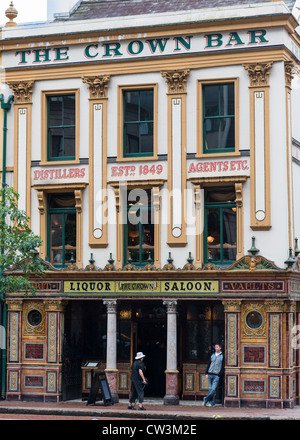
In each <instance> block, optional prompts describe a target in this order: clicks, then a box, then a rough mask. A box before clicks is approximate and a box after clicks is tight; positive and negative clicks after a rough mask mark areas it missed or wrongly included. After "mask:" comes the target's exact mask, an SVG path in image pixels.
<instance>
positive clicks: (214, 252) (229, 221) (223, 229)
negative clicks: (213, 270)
mask: <svg viewBox="0 0 300 440" xmlns="http://www.w3.org/2000/svg"><path fill="white" fill-rule="evenodd" d="M204 211H205V214H204V215H205V218H204V231H205V234H204V247H205V252H204V255H205V261H206V262H207V261H212V262H213V263H219V264H222V263H225V264H226V263H231V262H233V261H235V260H236V236H237V234H236V232H237V231H236V203H235V191H234V189H232V188H227V189H223V190H219V191H218V190H215V189H213V190H206V192H205V207H204Z"/></svg>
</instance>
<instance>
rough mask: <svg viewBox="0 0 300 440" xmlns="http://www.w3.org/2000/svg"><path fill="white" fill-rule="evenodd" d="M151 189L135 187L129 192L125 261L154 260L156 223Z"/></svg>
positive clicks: (141, 261)
mask: <svg viewBox="0 0 300 440" xmlns="http://www.w3.org/2000/svg"><path fill="white" fill-rule="evenodd" d="M152 213H153V210H152V203H151V190H143V189H135V190H131V191H128V193H127V224H126V225H125V234H124V239H125V246H124V248H125V257H124V260H125V263H127V262H132V264H138V265H143V264H147V262H148V261H150V260H151V261H152V262H153V260H154V223H153V220H152Z"/></svg>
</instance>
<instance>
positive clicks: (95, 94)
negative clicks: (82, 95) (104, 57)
mask: <svg viewBox="0 0 300 440" xmlns="http://www.w3.org/2000/svg"><path fill="white" fill-rule="evenodd" d="M82 81H83V83H85V84H88V86H89V90H90V99H106V98H107V91H108V83H109V81H110V75H105V74H103V75H98V76H83V77H82Z"/></svg>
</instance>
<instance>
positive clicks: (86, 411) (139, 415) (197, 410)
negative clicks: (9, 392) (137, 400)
mask: <svg viewBox="0 0 300 440" xmlns="http://www.w3.org/2000/svg"><path fill="white" fill-rule="evenodd" d="M144 406H145V407H146V408H147V410H146V411H137V410H136V411H132V410H128V409H127V401H120V402H119V403H117V404H114V405H109V406H104V404H103V403H102V402H101V401H99V402H96V404H95V405H88V406H87V405H86V402H84V401H81V400H76V401H67V402H57V403H49V402H47V403H42V402H12V401H6V400H2V401H0V414H27V415H31V416H32V415H36V416H37V417H38V416H39V415H47V416H65V417H70V416H72V417H73V416H77V417H99V418H105V419H109V418H111V419H122V418H123V419H139V420H140V419H152V420H300V406H296V407H294V408H286V409H268V408H266V409H261V408H224V407H222V406H216V407H214V408H209V407H203V406H201V403H200V402H180V404H179V405H176V406H168V405H163V404H162V403H161V402H158V401H147V400H146V401H145V402H144ZM31 418H32V417H31Z"/></svg>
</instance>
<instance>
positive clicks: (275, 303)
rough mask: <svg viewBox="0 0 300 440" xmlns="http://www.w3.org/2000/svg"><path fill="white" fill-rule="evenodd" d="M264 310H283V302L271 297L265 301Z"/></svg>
mask: <svg viewBox="0 0 300 440" xmlns="http://www.w3.org/2000/svg"><path fill="white" fill-rule="evenodd" d="M265 305H266V311H267V312H269V313H274V312H283V307H284V302H283V301H281V300H276V299H271V300H268V301H265Z"/></svg>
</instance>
